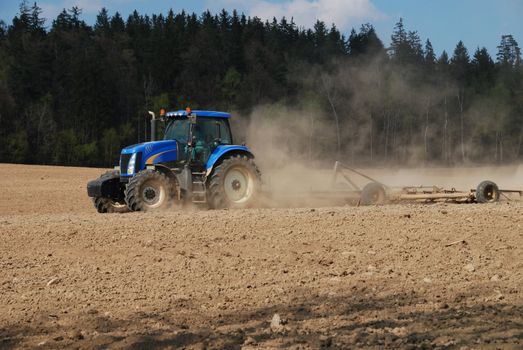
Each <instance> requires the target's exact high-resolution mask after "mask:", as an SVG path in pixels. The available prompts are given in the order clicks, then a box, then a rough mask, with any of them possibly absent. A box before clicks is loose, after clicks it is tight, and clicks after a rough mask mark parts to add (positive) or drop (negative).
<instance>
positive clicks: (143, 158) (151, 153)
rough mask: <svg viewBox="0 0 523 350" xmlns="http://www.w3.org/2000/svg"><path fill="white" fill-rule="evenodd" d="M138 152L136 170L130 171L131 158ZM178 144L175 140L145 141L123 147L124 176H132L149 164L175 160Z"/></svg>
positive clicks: (121, 166) (122, 170)
mask: <svg viewBox="0 0 523 350" xmlns="http://www.w3.org/2000/svg"><path fill="white" fill-rule="evenodd" d="M133 154H136V159H135V171H134V172H128V165H129V160H130V159H131V157H132V155H133ZM177 155H178V145H177V142H176V141H174V140H163V141H153V142H144V143H139V144H136V145H132V146H128V147H125V148H124V149H122V154H121V156H120V169H121V175H122V176H126V175H127V176H132V175H133V174H134V173H136V172H138V171H140V170H143V169H145V167H146V166H147V165H152V164H158V163H166V162H174V161H176V160H177Z"/></svg>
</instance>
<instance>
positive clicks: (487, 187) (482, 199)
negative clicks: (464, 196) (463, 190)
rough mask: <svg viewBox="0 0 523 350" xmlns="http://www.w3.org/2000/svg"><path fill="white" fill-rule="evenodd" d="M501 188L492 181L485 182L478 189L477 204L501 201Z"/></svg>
mask: <svg viewBox="0 0 523 350" xmlns="http://www.w3.org/2000/svg"><path fill="white" fill-rule="evenodd" d="M500 194H501V193H500V192H499V187H498V185H496V184H495V183H494V182H492V181H483V182H482V183H480V184H479V185H478V187H477V188H476V202H478V203H494V202H497V201H499V196H500Z"/></svg>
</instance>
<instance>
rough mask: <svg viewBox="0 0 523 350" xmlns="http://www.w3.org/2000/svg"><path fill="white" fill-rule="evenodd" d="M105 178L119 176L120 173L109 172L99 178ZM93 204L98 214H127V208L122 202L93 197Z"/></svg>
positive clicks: (116, 171) (115, 171)
mask: <svg viewBox="0 0 523 350" xmlns="http://www.w3.org/2000/svg"><path fill="white" fill-rule="evenodd" d="M106 176H110V177H113V176H120V171H118V170H109V171H107V172H105V173H103V174H102V175H100V177H106ZM92 199H93V204H94V207H95V208H96V210H97V211H98V212H99V213H100V214H106V213H127V212H129V208H127V204H126V203H125V202H124V201H117V200H115V199H113V198H108V197H94V198H92Z"/></svg>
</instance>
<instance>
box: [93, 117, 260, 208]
mask: <svg viewBox="0 0 523 350" xmlns="http://www.w3.org/2000/svg"><path fill="white" fill-rule="evenodd" d="M149 113H150V114H151V115H152V120H151V141H150V142H145V143H140V144H136V145H132V146H129V147H126V148H124V149H123V150H122V152H121V155H120V166H119V167H116V168H115V170H113V171H109V172H107V173H105V174H103V175H102V176H100V177H99V178H98V179H96V180H93V181H90V182H89V183H88V184H87V193H88V195H89V197H91V198H92V200H93V202H94V206H95V208H96V209H97V210H98V212H99V213H112V212H126V211H151V210H158V209H166V208H170V207H173V206H176V205H182V204H184V203H187V202H192V203H196V204H201V205H207V206H209V207H210V208H216V209H217V208H245V207H249V206H252V205H253V204H254V202H255V201H256V199H257V196H258V194H259V192H260V188H261V176H260V172H259V170H258V168H257V166H256V164H255V163H254V155H253V154H252V152H251V151H250V150H249V148H248V147H246V146H245V145H235V144H234V141H233V137H232V133H231V128H230V125H229V118H230V114H228V113H223V112H214V111H191V110H190V109H189V108H187V110H180V111H175V112H168V113H165V112H164V111H163V110H162V112H161V113H160V118H159V119H157V118H156V117H155V114H154V113H152V112H149ZM157 121H163V122H165V135H164V139H163V140H161V141H155V136H156V122H157Z"/></svg>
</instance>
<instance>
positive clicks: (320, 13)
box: [208, 0, 385, 29]
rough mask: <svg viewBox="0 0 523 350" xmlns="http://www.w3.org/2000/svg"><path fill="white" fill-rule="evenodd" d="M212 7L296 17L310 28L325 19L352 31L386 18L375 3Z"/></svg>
mask: <svg viewBox="0 0 523 350" xmlns="http://www.w3.org/2000/svg"><path fill="white" fill-rule="evenodd" d="M208 5H209V7H210V8H212V9H219V8H221V7H225V8H228V9H232V8H237V9H238V10H240V9H241V10H243V11H245V12H246V13H247V14H248V15H250V16H258V17H260V18H262V19H272V18H273V17H276V18H277V19H280V18H282V17H283V16H285V17H286V18H287V19H290V18H294V22H295V23H296V24H298V25H300V26H306V27H311V26H312V25H313V24H314V23H315V22H316V20H321V21H323V22H325V23H327V24H329V25H330V24H332V23H334V24H336V26H338V27H339V28H341V29H349V28H350V27H352V26H358V25H359V24H362V23H364V22H366V21H373V20H379V19H383V18H384V17H385V15H384V14H383V13H381V12H380V11H379V10H378V9H377V8H376V7H375V6H374V4H373V3H372V1H371V0H285V1H283V2H279V3H276V2H270V1H267V0H253V1H248V2H246V1H241V0H219V1H216V0H215V1H212V3H211V2H209V3H208Z"/></svg>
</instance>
